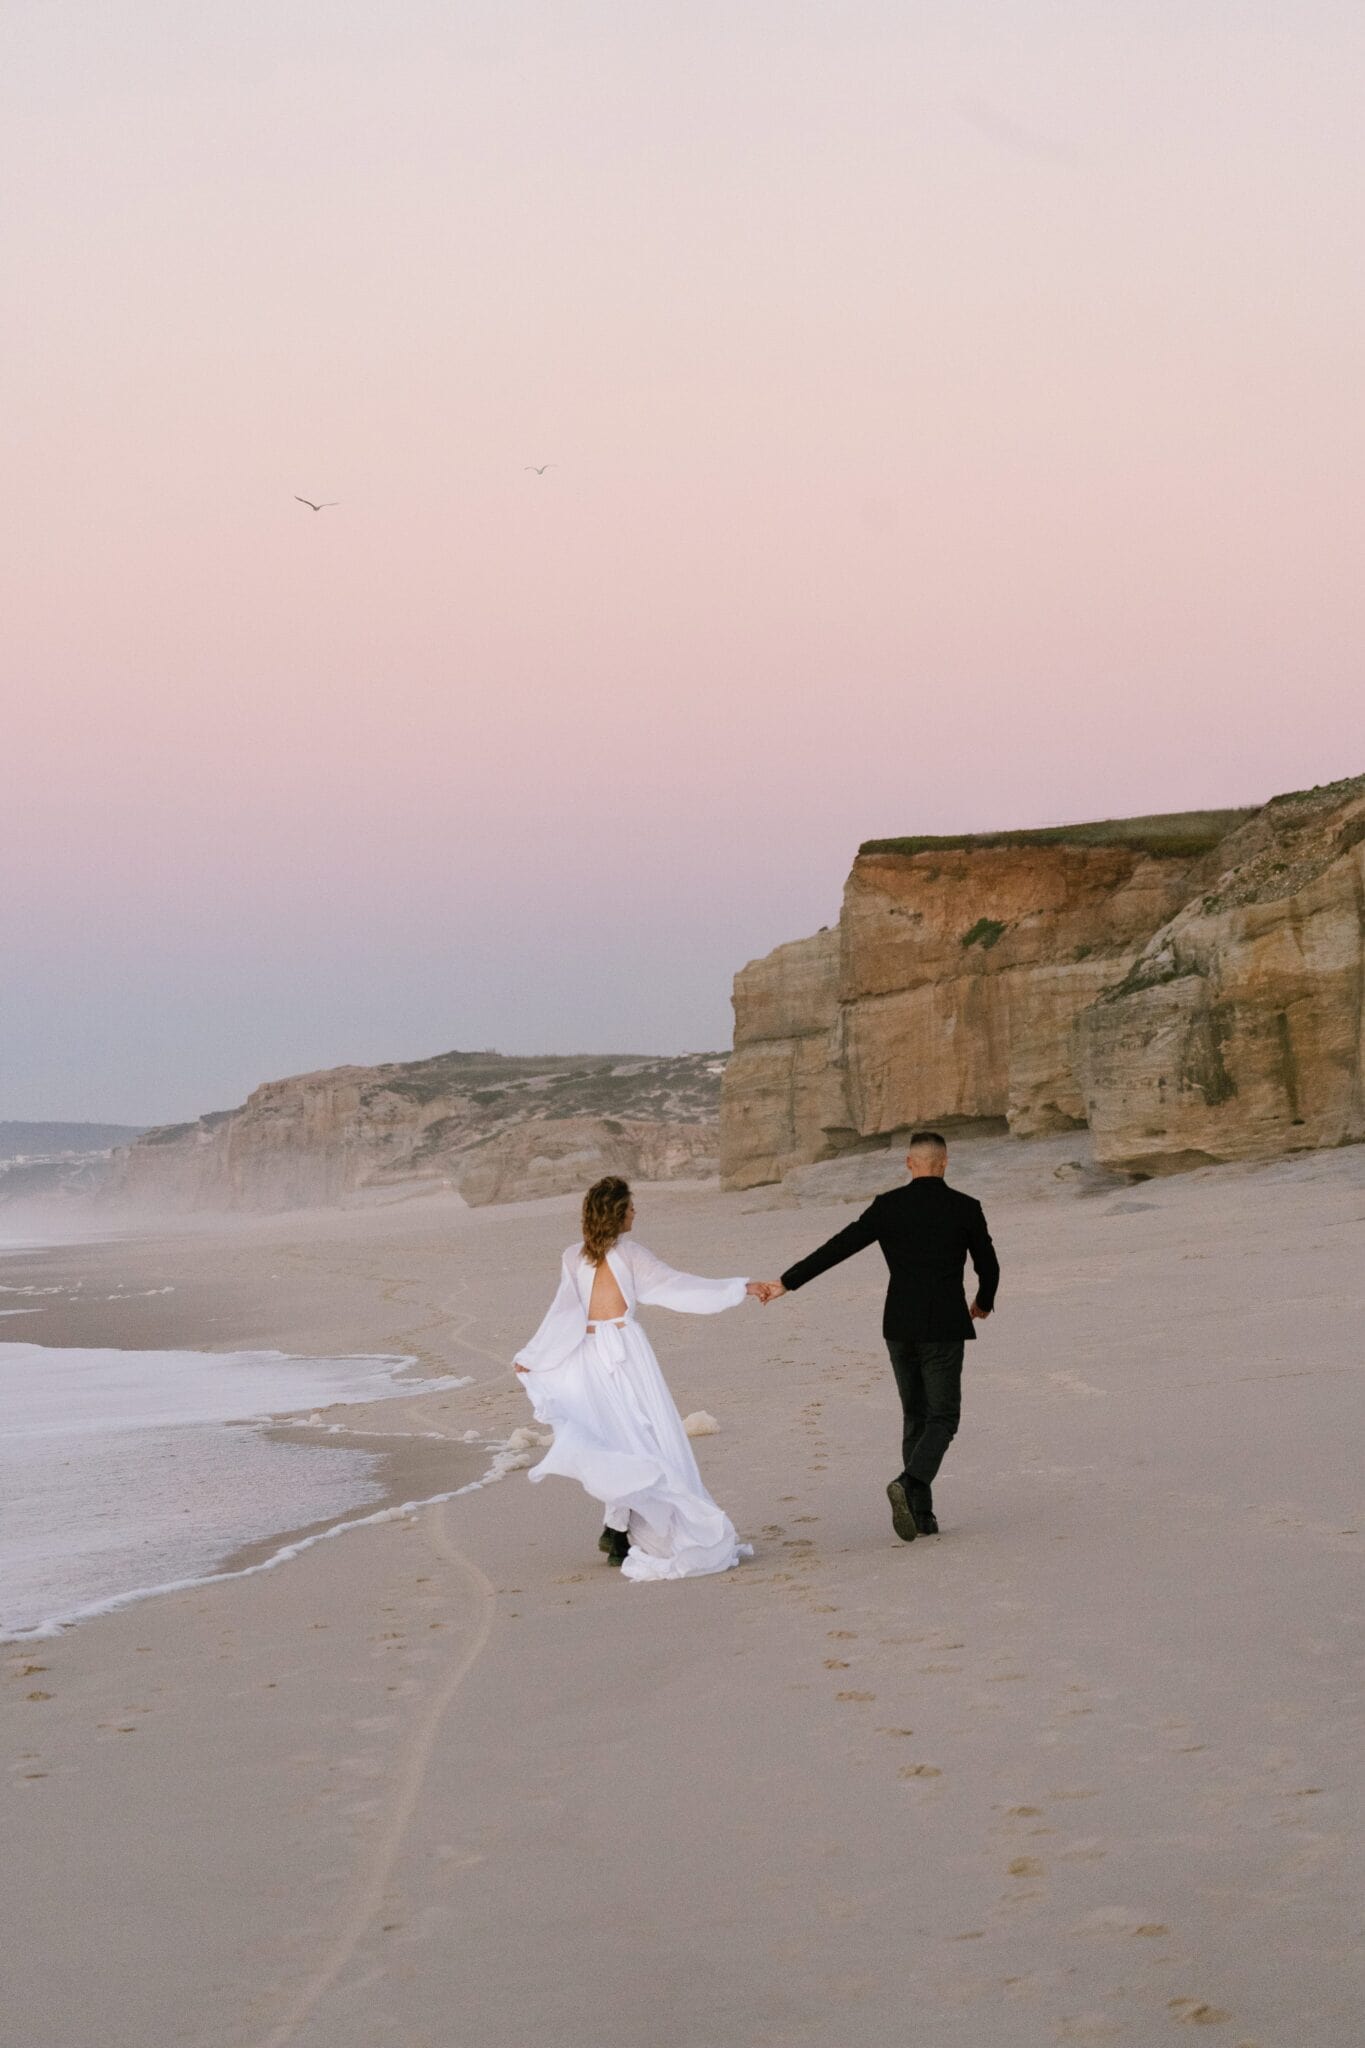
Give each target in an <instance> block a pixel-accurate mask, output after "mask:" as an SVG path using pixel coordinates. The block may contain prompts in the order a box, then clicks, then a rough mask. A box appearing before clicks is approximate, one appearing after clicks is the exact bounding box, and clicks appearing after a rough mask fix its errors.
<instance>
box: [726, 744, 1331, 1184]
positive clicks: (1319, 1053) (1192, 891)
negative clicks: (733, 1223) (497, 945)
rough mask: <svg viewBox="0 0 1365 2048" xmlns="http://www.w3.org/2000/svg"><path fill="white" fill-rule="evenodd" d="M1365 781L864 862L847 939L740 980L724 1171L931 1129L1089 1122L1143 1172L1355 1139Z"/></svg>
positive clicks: (820, 944)
mask: <svg viewBox="0 0 1365 2048" xmlns="http://www.w3.org/2000/svg"><path fill="white" fill-rule="evenodd" d="M1362 863H1365V777H1360V778H1356V779H1355V780H1353V781H1349V782H1344V783H1339V784H1334V785H1332V786H1331V787H1330V788H1327V789H1322V790H1313V791H1309V792H1305V793H1301V794H1299V795H1295V796H1288V797H1279V798H1276V799H1275V800H1274V801H1273V802H1272V803H1270V804H1267V805H1265V806H1264V807H1263V808H1262V809H1260V810H1258V811H1255V812H1247V811H1242V812H1218V813H1204V814H1191V815H1190V816H1189V817H1170V818H1155V819H1133V820H1128V821H1126V824H1125V823H1124V822H1122V821H1120V822H1119V823H1118V824H1115V825H1112V826H1109V825H1106V826H1081V827H1073V828H1059V829H1058V830H1057V831H1055V832H1048V833H1035V834H1027V833H1017V834H1005V835H998V837H997V838H995V839H986V840H975V841H971V840H968V841H959V842H937V843H935V842H924V841H911V842H890V843H882V844H879V845H876V846H873V847H870V848H865V849H864V850H863V852H862V853H861V854H860V855H859V857H858V859H857V861H856V862H855V863H854V867H853V871H852V873H851V874H850V876H849V879H848V882H847V885H846V887H845V892H844V903H843V910H842V914H841V917H840V922H839V925H838V927H837V929H836V930H835V931H832V932H828V933H821V934H820V935H819V936H818V938H815V939H808V940H804V941H800V942H798V943H797V944H795V945H788V946H781V947H779V948H778V949H777V951H776V952H774V953H772V954H769V955H768V957H767V958H766V959H764V960H758V961H754V962H752V963H751V965H750V966H748V967H746V968H745V969H744V970H743V972H742V973H741V974H740V975H739V976H738V977H737V979H736V982H735V1054H734V1057H733V1060H732V1062H731V1065H730V1069H729V1071H728V1074H727V1077H726V1083H725V1089H724V1096H723V1103H722V1118H721V1161H722V1176H723V1178H724V1180H725V1182H726V1184H727V1185H729V1186H732V1187H749V1186H754V1185H756V1184H758V1183H761V1182H766V1181H773V1180H778V1179H781V1178H782V1176H783V1175H784V1174H785V1173H786V1172H788V1171H789V1170H790V1169H791V1168H793V1167H795V1166H799V1165H804V1164H807V1163H811V1162H814V1161H817V1160H821V1159H826V1158H830V1157H834V1156H837V1155H839V1154H841V1153H845V1152H848V1151H852V1150H857V1149H859V1148H860V1147H862V1146H865V1145H867V1144H869V1143H873V1142H875V1141H876V1140H877V1139H878V1138H883V1137H886V1136H887V1135H890V1134H898V1133H902V1132H905V1131H908V1130H909V1129H910V1128H912V1127H913V1126H915V1125H916V1124H920V1125H926V1124H929V1125H947V1126H950V1127H952V1126H957V1127H961V1126H962V1125H963V1124H964V1123H974V1124H976V1125H977V1126H978V1127H979V1126H980V1125H981V1123H982V1121H983V1120H986V1121H994V1122H995V1123H996V1125H997V1127H999V1128H1001V1129H1007V1130H1008V1131H1009V1132H1011V1133H1013V1134H1014V1135H1017V1136H1035V1135H1038V1134H1041V1133H1045V1132H1052V1131H1062V1130H1066V1129H1069V1128H1072V1127H1075V1126H1078V1125H1081V1124H1084V1123H1089V1124H1090V1125H1091V1127H1092V1130H1093V1135H1094V1144H1095V1153H1096V1157H1097V1158H1098V1159H1099V1160H1100V1161H1101V1163H1102V1164H1103V1165H1105V1166H1108V1167H1116V1168H1122V1169H1124V1170H1130V1171H1138V1172H1153V1171H1158V1170H1163V1169H1172V1168H1176V1167H1180V1166H1183V1165H1192V1164H1197V1163H1201V1162H1203V1161H1206V1160H1216V1159H1233V1158H1255V1157H1264V1156H1268V1155H1270V1154H1272V1153H1275V1152H1280V1151H1284V1150H1286V1149H1293V1148H1295V1147H1299V1146H1302V1147H1305V1148H1306V1147H1309V1146H1316V1145H1326V1144H1339V1143H1343V1142H1347V1141H1348V1140H1352V1139H1356V1138H1361V1137H1365V1116H1363V1114H1362V1099H1361V1091H1362V1080H1361V1072H1362V1054H1361V1029H1362V1026H1361V1010H1362V986H1363V985H1365V963H1363V962H1362V939H1361V903H1362V873H1363V872H1365V870H1363V868H1362Z"/></svg>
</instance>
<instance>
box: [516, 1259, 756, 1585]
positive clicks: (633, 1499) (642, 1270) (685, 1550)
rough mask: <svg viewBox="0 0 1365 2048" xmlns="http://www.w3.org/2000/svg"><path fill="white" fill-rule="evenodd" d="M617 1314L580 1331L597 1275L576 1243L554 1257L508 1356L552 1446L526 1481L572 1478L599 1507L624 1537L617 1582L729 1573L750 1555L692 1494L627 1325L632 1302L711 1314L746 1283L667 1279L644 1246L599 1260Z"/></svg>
mask: <svg viewBox="0 0 1365 2048" xmlns="http://www.w3.org/2000/svg"><path fill="white" fill-rule="evenodd" d="M607 1263H608V1265H609V1266H610V1268H611V1271H612V1273H613V1274H614V1275H615V1278H616V1282H617V1285H618V1286H619V1287H620V1289H621V1294H622V1297H623V1299H624V1301H625V1304H626V1313H625V1314H624V1316H621V1317H619V1318H617V1319H616V1320H615V1321H613V1322H599V1323H598V1324H596V1326H595V1328H594V1329H592V1330H590V1329H589V1328H588V1302H589V1300H590V1298H591V1294H592V1283H593V1277H594V1273H595V1270H596V1269H595V1268H594V1267H593V1266H592V1265H591V1264H590V1263H589V1262H588V1261H587V1260H586V1259H585V1258H584V1257H583V1247H582V1245H581V1244H574V1245H570V1246H569V1248H568V1250H567V1251H566V1252H565V1254H564V1259H563V1263H562V1268H561V1272H560V1281H559V1288H558V1291H557V1293H556V1295H555V1298H554V1300H553V1301H552V1302H551V1304H550V1307H549V1309H548V1311H547V1312H546V1315H545V1319H544V1321H543V1322H542V1323H541V1326H540V1328H539V1329H538V1330H537V1331H536V1334H535V1336H534V1337H533V1338H532V1339H531V1341H530V1343H529V1344H527V1345H525V1346H524V1347H523V1349H522V1350H520V1351H519V1352H518V1353H517V1356H516V1363H517V1364H518V1365H520V1366H525V1367H526V1368H527V1371H526V1373H525V1374H524V1376H523V1379H522V1385H523V1386H524V1387H525V1389H526V1392H527V1395H528V1396H529V1398H530V1402H531V1406H532V1408H533V1409H534V1411H535V1415H536V1419H537V1421H539V1422H543V1423H548V1424H549V1426H550V1427H551V1428H552V1429H553V1430H554V1444H553V1446H552V1447H551V1449H550V1450H549V1451H547V1453H546V1455H545V1456H544V1457H543V1458H542V1459H541V1461H540V1463H539V1464H538V1465H536V1466H535V1467H534V1468H533V1469H532V1471H531V1473H530V1477H531V1478H532V1479H533V1480H536V1481H539V1480H542V1479H548V1478H550V1477H551V1476H552V1475H557V1476H559V1477H560V1478H563V1479H576V1480H577V1481H578V1483H579V1485H580V1486H582V1487H583V1488H584V1489H585V1490H586V1491H587V1492H588V1493H590V1494H593V1495H595V1496H596V1498H597V1499H598V1500H600V1501H601V1502H602V1504H603V1507H604V1509H605V1513H606V1522H607V1525H608V1527H609V1528H613V1529H627V1530H628V1531H629V1534H630V1546H631V1547H630V1553H629V1555H628V1556H627V1557H626V1559H625V1561H624V1563H623V1564H622V1566H621V1575H622V1577H623V1578H627V1579H687V1578H694V1577H697V1576H698V1575H700V1574H701V1573H703V1572H723V1571H728V1570H729V1569H730V1567H731V1566H732V1565H735V1564H737V1563H738V1562H739V1560H740V1558H741V1557H749V1556H751V1555H752V1550H751V1548H750V1546H749V1545H748V1544H747V1543H739V1542H738V1541H737V1540H736V1537H735V1531H734V1526H733V1524H732V1523H731V1521H730V1519H729V1517H728V1515H726V1514H724V1513H723V1512H722V1510H721V1509H720V1508H718V1507H717V1506H716V1503H715V1502H714V1501H713V1500H712V1498H711V1496H710V1494H709V1493H708V1492H707V1491H706V1488H705V1486H704V1485H703V1484H702V1477H701V1473H700V1472H699V1471H698V1470H697V1461H696V1458H695V1457H694V1456H693V1453H692V1446H691V1444H690V1443H689V1442H688V1440H687V1433H686V1431H685V1430H684V1429H683V1425H682V1417H681V1416H680V1415H679V1413H678V1410H677V1407H676V1406H675V1404H674V1401H673V1397H672V1395H671V1394H670V1393H669V1391H668V1385H667V1382H666V1381H665V1379H664V1376H663V1373H662V1371H661V1370H660V1368H659V1361H658V1359H657V1358H656V1357H655V1356H654V1348H653V1346H652V1345H651V1343H650V1341H649V1338H648V1337H647V1336H646V1335H645V1333H644V1330H643V1329H642V1328H641V1326H640V1324H639V1323H638V1322H637V1321H636V1318H635V1311H636V1308H637V1307H638V1306H640V1305H641V1304H644V1305H647V1306H652V1307H659V1308H671V1309H678V1310H681V1311H682V1312H683V1313H684V1314H687V1315H703V1316H706V1315H717V1314H719V1313H720V1311H721V1310H722V1309H727V1308H735V1307H737V1306H738V1305H739V1303H740V1302H741V1301H743V1299H744V1290H745V1287H746V1285H747V1282H746V1281H744V1280H705V1279H702V1278H700V1277H699V1276H698V1275H697V1274H695V1273H677V1272H675V1271H674V1270H673V1268H672V1267H671V1266H666V1265H665V1264H664V1262H663V1260H662V1259H660V1258H657V1257H656V1256H655V1254H654V1253H653V1252H651V1251H649V1250H647V1249H646V1247H645V1246H644V1245H642V1244H636V1243H634V1242H633V1241H627V1240H625V1239H622V1240H619V1241H618V1242H617V1243H616V1244H614V1245H613V1246H612V1248H611V1250H610V1251H609V1252H608V1253H607Z"/></svg>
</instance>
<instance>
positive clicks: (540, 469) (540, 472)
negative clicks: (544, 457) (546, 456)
mask: <svg viewBox="0 0 1365 2048" xmlns="http://www.w3.org/2000/svg"><path fill="white" fill-rule="evenodd" d="M522 468H523V469H533V470H535V473H536V475H537V476H544V474H545V472H546V470H547V469H558V468H559V464H558V463H557V462H542V463H540V464H536V463H534V462H525V463H523V464H522Z"/></svg>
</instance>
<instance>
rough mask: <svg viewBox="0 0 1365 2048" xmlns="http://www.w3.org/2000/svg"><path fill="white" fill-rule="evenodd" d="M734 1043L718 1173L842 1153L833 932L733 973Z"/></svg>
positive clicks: (733, 1183)
mask: <svg viewBox="0 0 1365 2048" xmlns="http://www.w3.org/2000/svg"><path fill="white" fill-rule="evenodd" d="M734 1003H735V1049H734V1052H733V1053H732V1054H731V1057H730V1064H729V1066H728V1067H727V1068H726V1070H725V1083H724V1088H723V1110H722V1115H721V1155H720V1168H721V1177H722V1179H723V1180H724V1182H725V1184H726V1186H727V1187H739V1188H747V1187H756V1186H758V1185H759V1184H760V1183H762V1182H764V1181H773V1180H780V1179H781V1178H782V1176H783V1174H784V1173H785V1172H786V1171H787V1169H788V1167H791V1166H797V1165H800V1164H802V1163H804V1162H806V1161H808V1160H815V1159H827V1158H830V1157H832V1156H833V1155H834V1154H836V1153H838V1152H840V1151H845V1150H847V1149H848V1148H849V1146H850V1144H851V1143H852V1142H853V1141H854V1139H855V1137H856V1134H855V1133H854V1132H853V1131H852V1130H851V1128H850V1127H849V1124H848V1110H847V1106H846V1103H845V1099H844V1075H843V1066H842V1063H841V1044H840V1032H839V1025H840V1010H839V933H838V931H837V930H835V931H822V932H818V933H817V934H816V936H815V937H814V938H813V939H796V940H794V941H793V942H792V944H790V945H788V946H779V947H778V948H777V950H776V951H775V952H773V953H769V954H768V956H767V958H766V959H765V960H755V961H753V962H752V964H751V965H750V966H748V967H746V968H745V970H744V972H743V973H742V974H740V975H738V976H737V977H736V979H735V995H734Z"/></svg>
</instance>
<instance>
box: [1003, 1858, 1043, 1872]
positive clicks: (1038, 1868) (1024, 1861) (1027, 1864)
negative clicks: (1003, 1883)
mask: <svg viewBox="0 0 1365 2048" xmlns="http://www.w3.org/2000/svg"><path fill="white" fill-rule="evenodd" d="M1009 1875H1010V1876H1011V1877H1042V1875H1043V1866H1042V1864H1041V1863H1040V1862H1039V1861H1038V1858H1037V1857H1036V1856H1016V1857H1014V1858H1013V1860H1012V1861H1011V1863H1010V1865H1009Z"/></svg>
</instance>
